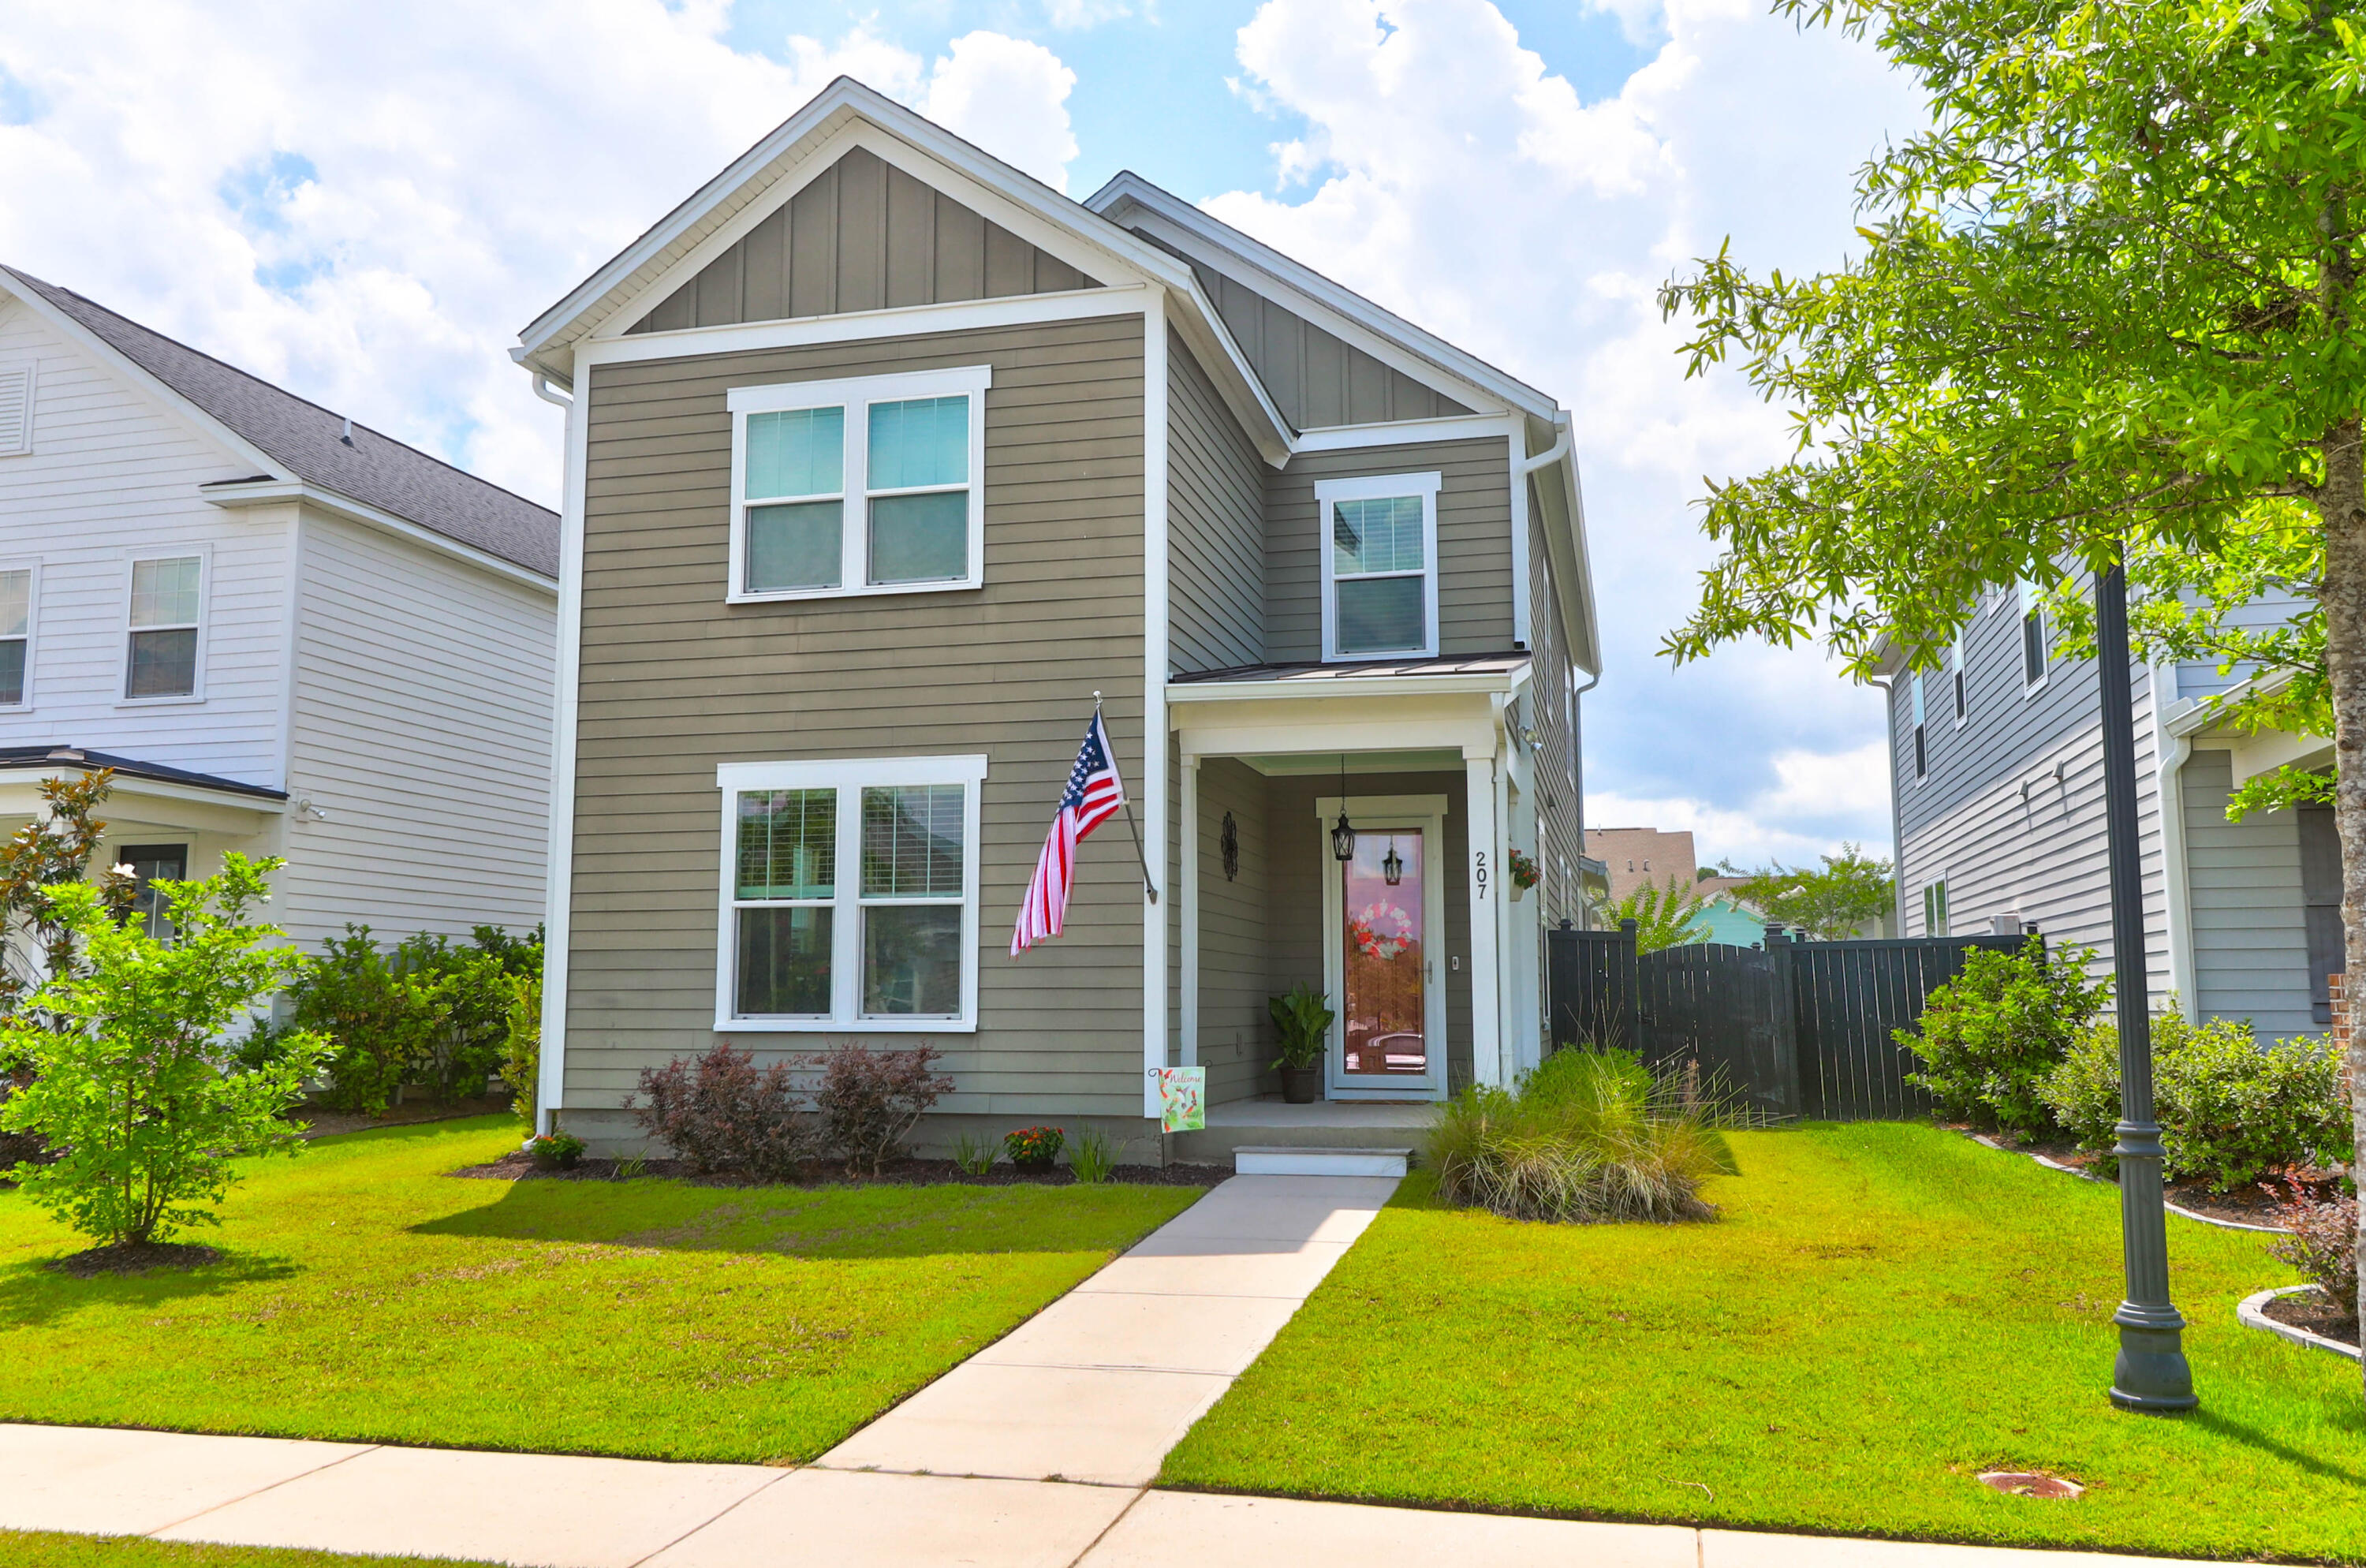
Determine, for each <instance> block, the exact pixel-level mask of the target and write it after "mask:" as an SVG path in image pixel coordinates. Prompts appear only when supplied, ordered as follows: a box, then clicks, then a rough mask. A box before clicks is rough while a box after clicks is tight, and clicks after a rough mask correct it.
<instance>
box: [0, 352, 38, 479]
mask: <svg viewBox="0 0 2366 1568" xmlns="http://www.w3.org/2000/svg"><path fill="white" fill-rule="evenodd" d="M19 375H21V376H22V377H24V378H25V423H24V425H23V427H22V428H21V429H19V430H18V431H17V443H16V445H15V446H0V457H31V456H32V455H33V410H34V408H35V406H36V404H37V402H38V400H39V397H40V391H41V362H40V360H39V359H38V358H36V357H33V356H31V355H28V356H27V357H25V358H24V359H21V360H17V361H13V362H11V363H9V364H6V365H0V379H6V378H8V377H11V376H19Z"/></svg>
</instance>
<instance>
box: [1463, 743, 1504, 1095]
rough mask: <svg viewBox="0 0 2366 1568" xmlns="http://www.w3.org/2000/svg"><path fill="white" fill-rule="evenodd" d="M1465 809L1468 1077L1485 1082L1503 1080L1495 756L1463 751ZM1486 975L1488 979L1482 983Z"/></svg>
mask: <svg viewBox="0 0 2366 1568" xmlns="http://www.w3.org/2000/svg"><path fill="white" fill-rule="evenodd" d="M1462 768H1463V788H1462V798H1463V808H1464V810H1465V811H1466V812H1467V813H1468V820H1467V827H1468V829H1469V847H1468V851H1467V852H1468V854H1469V855H1470V862H1469V863H1468V864H1467V865H1465V866H1464V867H1463V872H1462V877H1463V886H1465V888H1466V889H1467V890H1468V892H1469V894H1470V1076H1471V1077H1472V1078H1473V1079H1474V1080H1475V1081H1477V1082H1479V1083H1482V1084H1487V1085H1491V1086H1499V1087H1500V1086H1501V1085H1502V1084H1503V1083H1504V1018H1503V1005H1502V1004H1503V994H1504V993H1503V984H1504V982H1503V976H1502V975H1501V974H1500V973H1499V972H1498V971H1499V968H1500V966H1501V964H1502V963H1503V959H1502V956H1501V954H1500V952H1499V945H1500V944H1499V943H1498V942H1497V940H1496V939H1497V936H1498V927H1497V925H1496V913H1495V910H1496V907H1497V906H1498V905H1500V904H1502V903H1503V899H1502V898H1501V897H1498V896H1497V895H1496V892H1495V884H1496V883H1497V882H1498V881H1499V880H1500V877H1499V875H1498V872H1499V870H1500V868H1501V867H1502V865H1503V854H1502V852H1501V849H1500V847H1499V846H1500V845H1501V843H1502V840H1503V832H1502V830H1501V829H1500V827H1499V826H1498V823H1497V813H1496V810H1495V789H1496V772H1497V770H1496V767H1495V759H1494V758H1493V757H1492V756H1479V755H1473V754H1472V753H1470V752H1469V751H1465V752H1464V753H1463V757H1462ZM1482 976H1484V977H1485V978H1484V983H1482Z"/></svg>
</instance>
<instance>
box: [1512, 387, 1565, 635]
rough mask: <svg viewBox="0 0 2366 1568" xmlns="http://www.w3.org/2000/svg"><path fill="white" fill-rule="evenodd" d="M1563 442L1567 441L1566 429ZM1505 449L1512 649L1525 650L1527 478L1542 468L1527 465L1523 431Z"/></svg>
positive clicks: (1527, 613)
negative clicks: (1509, 512) (1508, 485)
mask: <svg viewBox="0 0 2366 1568" xmlns="http://www.w3.org/2000/svg"><path fill="white" fill-rule="evenodd" d="M1563 439H1564V440H1566V439H1567V434H1566V427H1564V434H1563ZM1504 447H1505V450H1506V453H1507V455H1508V457H1509V461H1508V463H1507V465H1506V467H1507V468H1508V470H1509V472H1510V476H1511V485H1512V493H1511V498H1510V499H1511V502H1512V539H1511V545H1512V646H1513V647H1514V648H1526V647H1527V646H1528V636H1529V629H1530V627H1529V620H1530V615H1531V611H1532V609H1533V606H1531V605H1530V604H1529V603H1528V597H1529V594H1530V592H1532V590H1531V588H1530V586H1529V583H1528V478H1529V476H1530V475H1531V474H1533V473H1534V472H1535V471H1536V469H1537V468H1540V467H1542V466H1543V465H1541V464H1537V465H1531V464H1529V462H1528V460H1527V450H1528V437H1527V432H1526V431H1523V430H1515V431H1513V432H1512V433H1511V434H1509V435H1507V436H1506V437H1504Z"/></svg>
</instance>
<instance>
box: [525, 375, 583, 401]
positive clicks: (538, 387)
mask: <svg viewBox="0 0 2366 1568" xmlns="http://www.w3.org/2000/svg"><path fill="white" fill-rule="evenodd" d="M568 390H569V391H573V390H574V389H573V388H571V387H570V388H569V389H568ZM534 395H535V397H537V398H540V399H541V400H543V401H544V402H546V403H551V404H554V405H556V406H557V407H559V408H563V409H570V408H573V407H574V406H575V400H574V399H573V398H562V397H560V396H559V395H558V393H557V392H554V391H552V390H551V389H550V378H549V377H547V376H545V375H543V374H542V373H541V372H540V371H536V372H535V378H534Z"/></svg>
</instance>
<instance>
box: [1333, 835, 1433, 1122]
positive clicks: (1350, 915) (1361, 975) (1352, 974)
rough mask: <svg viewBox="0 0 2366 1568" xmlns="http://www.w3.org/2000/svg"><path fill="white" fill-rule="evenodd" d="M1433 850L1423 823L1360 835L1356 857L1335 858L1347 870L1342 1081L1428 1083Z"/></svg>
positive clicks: (1386, 1085) (1418, 1087)
mask: <svg viewBox="0 0 2366 1568" xmlns="http://www.w3.org/2000/svg"><path fill="white" fill-rule="evenodd" d="M1333 864H1334V865H1335V866H1336V867H1337V869H1338V874H1339V876H1340V878H1341V881H1340V900H1339V904H1340V909H1341V912H1342V924H1341V930H1340V932H1339V941H1340V942H1341V944H1342V946H1341V965H1340V972H1341V975H1342V976H1343V977H1344V979H1345V981H1346V984H1345V986H1344V987H1343V989H1344V992H1345V998H1344V999H1345V1005H1344V1006H1343V1007H1342V1008H1341V1010H1340V1043H1339V1056H1338V1060H1337V1063H1336V1071H1337V1075H1338V1076H1337V1078H1336V1079H1335V1081H1336V1082H1337V1084H1338V1085H1339V1087H1340V1088H1342V1089H1366V1090H1371V1089H1380V1090H1385V1089H1390V1088H1392V1087H1402V1088H1403V1089H1405V1090H1406V1091H1407V1092H1408V1093H1414V1092H1418V1091H1422V1090H1425V1089H1426V1088H1427V1086H1428V1084H1429V1081H1430V1053H1431V1050H1432V1048H1433V1047H1432V1043H1431V1041H1430V1039H1429V1025H1428V992H1429V978H1430V976H1429V968H1428V966H1429V963H1430V953H1429V947H1428V942H1427V938H1428V934H1429V933H1428V932H1427V931H1425V930H1424V929H1423V926H1424V921H1425V912H1424V911H1425V905H1424V897H1423V896H1424V894H1425V892H1426V890H1427V889H1426V883H1425V878H1426V877H1427V876H1428V874H1429V856H1428V845H1427V844H1426V843H1425V842H1424V835H1423V833H1422V831H1421V830H1420V829H1404V828H1398V829H1373V830H1368V831H1364V832H1359V833H1358V834H1357V835H1356V855H1355V858H1354V859H1353V860H1349V861H1344V862H1341V861H1334V862H1333ZM1440 1043H1441V1044H1442V1042H1440Z"/></svg>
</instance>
